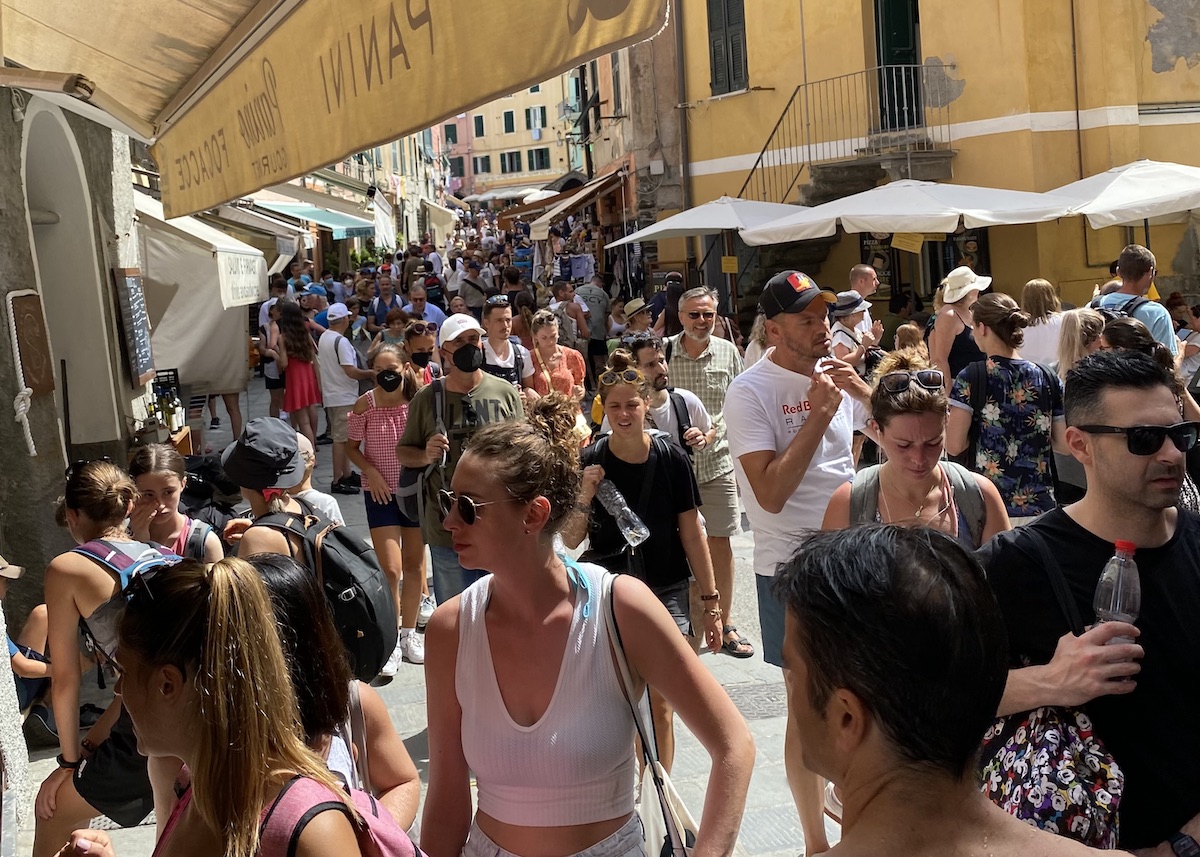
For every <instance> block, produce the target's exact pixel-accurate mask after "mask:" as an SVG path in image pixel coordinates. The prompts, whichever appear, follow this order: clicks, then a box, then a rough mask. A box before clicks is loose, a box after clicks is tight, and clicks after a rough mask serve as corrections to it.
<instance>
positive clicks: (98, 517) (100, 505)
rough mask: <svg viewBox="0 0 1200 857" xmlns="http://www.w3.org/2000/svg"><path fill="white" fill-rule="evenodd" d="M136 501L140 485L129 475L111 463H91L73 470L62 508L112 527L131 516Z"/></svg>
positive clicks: (64, 493) (64, 521)
mask: <svg viewBox="0 0 1200 857" xmlns="http://www.w3.org/2000/svg"><path fill="white" fill-rule="evenodd" d="M136 498H137V486H136V485H134V484H133V479H131V478H130V476H129V474H128V473H126V472H125V471H124V470H122V469H121V468H119V467H117V465H115V464H113V463H112V462H111V461H89V462H87V463H86V464H81V465H79V466H78V467H74V468H72V469H71V473H70V475H69V476H68V477H67V487H66V490H65V491H64V492H63V498H62V502H61V504H60V507H61V508H62V509H64V510H66V509H70V510H71V511H72V512H79V513H81V514H83V515H84V516H86V517H87V518H88V520H90V521H92V522H93V523H95V524H99V525H100V526H103V527H105V528H108V527H114V526H116V525H117V524H119V523H121V521H123V520H125V518H126V517H128V515H129V507H130V506H131V505H132V504H133V501H134V500H135V499H136ZM56 518H57V514H56ZM63 523H64V524H65V523H66V515H65V513H64V515H63Z"/></svg>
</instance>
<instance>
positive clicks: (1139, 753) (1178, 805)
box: [979, 351, 1200, 857]
mask: <svg viewBox="0 0 1200 857" xmlns="http://www.w3.org/2000/svg"><path fill="white" fill-rule="evenodd" d="M1175 386H1176V380H1175V378H1174V377H1173V375H1172V373H1171V372H1170V371H1168V370H1165V369H1164V368H1163V367H1162V366H1160V365H1159V364H1158V363H1157V362H1156V361H1155V360H1154V359H1153V358H1151V357H1148V356H1146V355H1144V354H1139V353H1136V352H1132V351H1122V352H1116V351H1112V352H1100V353H1097V354H1093V355H1091V356H1089V357H1085V358H1084V359H1083V360H1081V361H1080V362H1079V363H1077V364H1076V365H1075V367H1074V368H1072V369H1071V371H1070V372H1068V373H1067V379H1066V391H1065V394H1064V398H1063V404H1064V410H1065V416H1066V423H1067V429H1066V442H1067V445H1068V446H1069V447H1070V450H1071V454H1072V455H1073V456H1074V457H1075V458H1076V459H1078V460H1079V462H1080V463H1081V464H1082V465H1083V468H1084V470H1085V471H1086V473H1087V493H1086V494H1085V495H1084V497H1083V499H1082V500H1080V501H1079V502H1077V503H1073V504H1071V505H1069V506H1066V507H1065V508H1061V509H1054V510H1053V511H1050V512H1047V513H1046V514H1044V515H1042V516H1041V517H1040V518H1039V519H1038V520H1036V521H1035V522H1033V523H1031V524H1029V525H1028V526H1025V527H1021V528H1018V529H1016V530H1013V531H1011V532H1007V533H1002V534H1000V535H999V536H997V537H996V538H995V539H993V540H992V541H991V542H990V543H988V544H987V545H985V546H984V547H983V548H982V549H981V550H980V551H979V558H980V560H981V561H982V562H983V565H984V568H985V569H986V571H987V576H988V581H989V582H990V583H991V586H992V589H993V591H994V592H995V593H996V598H997V600H998V602H999V604H1000V609H1001V612H1002V613H1003V615H1004V619H1005V623H1006V624H1007V626H1008V637H1009V649H1010V657H1009V660H1010V672H1009V674H1008V682H1007V686H1006V689H1005V692H1004V699H1003V701H1002V702H1001V705H1000V711H999V713H1000V714H1013V713H1021V712H1025V711H1028V710H1030V709H1033V708H1037V707H1040V706H1047V705H1049V706H1081V705H1084V704H1086V706H1087V714H1088V716H1089V717H1090V718H1091V720H1092V722H1093V724H1094V725H1095V734H1096V736H1097V737H1098V738H1099V739H1100V740H1101V741H1103V742H1104V744H1105V746H1106V748H1107V749H1108V751H1109V752H1110V753H1112V755H1113V757H1114V758H1115V759H1116V761H1117V764H1119V765H1120V767H1121V769H1122V770H1123V771H1124V773H1125V792H1124V795H1123V797H1122V799H1121V804H1120V818H1121V826H1120V840H1119V847H1120V848H1121V849H1123V850H1131V851H1136V853H1139V854H1142V853H1146V854H1155V855H1157V854H1162V855H1164V857H1169V855H1171V854H1193V853H1200V852H1198V851H1196V850H1195V849H1197V845H1196V843H1195V841H1194V839H1200V779H1198V778H1197V777H1196V774H1195V772H1196V770H1197V769H1198V768H1200V730H1197V729H1196V716H1197V715H1196V712H1197V711H1198V710H1200V622H1197V621H1196V616H1197V614H1200V518H1198V517H1197V516H1196V515H1194V514H1192V513H1191V512H1188V511H1186V510H1184V509H1182V508H1179V506H1178V503H1179V492H1180V487H1181V486H1182V484H1183V480H1184V459H1185V453H1186V451H1187V450H1188V449H1190V448H1191V447H1192V446H1194V445H1195V443H1196V437H1197V428H1198V426H1197V424H1196V423H1191V422H1184V421H1182V420H1181V417H1180V411H1179V405H1178V404H1177V399H1176V395H1175ZM1118 539H1121V540H1125V541H1130V542H1133V544H1134V545H1136V547H1137V550H1136V555H1135V561H1136V563H1137V566H1138V572H1139V578H1140V581H1141V593H1142V605H1141V613H1140V615H1139V617H1138V619H1137V620H1136V624H1135V625H1130V624H1127V623H1124V622H1108V623H1103V624H1096V625H1093V626H1092V627H1091V628H1090V630H1087V631H1086V632H1085V633H1083V634H1082V635H1080V636H1078V637H1076V636H1074V635H1073V634H1072V633H1071V632H1070V631H1069V630H1068V625H1067V619H1066V618H1065V617H1064V615H1063V611H1062V608H1061V607H1060V606H1059V604H1058V601H1057V600H1056V598H1055V595H1054V591H1053V587H1052V586H1051V584H1050V582H1049V578H1048V573H1052V572H1053V569H1048V566H1049V565H1050V564H1057V565H1058V567H1059V569H1060V570H1061V573H1062V575H1063V577H1065V579H1066V582H1067V584H1068V588H1069V591H1070V594H1071V596H1072V597H1073V598H1074V599H1075V603H1076V606H1077V608H1078V612H1079V615H1080V617H1081V618H1082V621H1083V624H1084V625H1092V623H1093V622H1095V617H1096V613H1095V609H1094V608H1093V604H1092V599H1093V594H1094V592H1095V590H1096V584H1097V581H1098V580H1099V577H1100V573H1101V571H1102V569H1103V568H1104V565H1105V563H1106V562H1107V561H1108V559H1109V558H1110V557H1111V556H1112V555H1113V553H1114V542H1116V540H1118ZM1117 637H1133V638H1134V642H1132V643H1127V642H1119V641H1117V640H1116V639H1114V638H1117ZM1142 849H1145V851H1144V852H1143V851H1142ZM1189 849H1192V850H1189Z"/></svg>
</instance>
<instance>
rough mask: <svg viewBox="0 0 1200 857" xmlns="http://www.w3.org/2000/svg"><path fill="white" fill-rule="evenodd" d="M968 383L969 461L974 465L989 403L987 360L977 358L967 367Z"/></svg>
mask: <svg viewBox="0 0 1200 857" xmlns="http://www.w3.org/2000/svg"><path fill="white" fill-rule="evenodd" d="M967 384H969V385H970V388H971V427H970V428H969V429H967V459H966V460H967V463H968V464H969V465H970V466H972V467H974V466H975V460H976V453H977V449H976V447H977V446H978V445H979V430H980V426H981V425H982V423H983V408H984V406H985V405H986V404H987V360H986V359H983V360H976V361H975V362H974V363H972V364H971V365H970V366H968V367H967Z"/></svg>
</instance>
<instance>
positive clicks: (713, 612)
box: [704, 607, 724, 619]
mask: <svg viewBox="0 0 1200 857" xmlns="http://www.w3.org/2000/svg"><path fill="white" fill-rule="evenodd" d="M704 615H705V616H716V617H717V618H718V619H719V618H721V616H722V615H724V614H723V613H722V611H721V608H720V607H710V608H709V609H708V610H705V611H704Z"/></svg>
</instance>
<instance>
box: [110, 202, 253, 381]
mask: <svg viewBox="0 0 1200 857" xmlns="http://www.w3.org/2000/svg"><path fill="white" fill-rule="evenodd" d="M133 198H134V203H135V206H136V208H137V212H138V241H139V244H140V248H139V249H140V251H141V260H142V267H141V271H142V285H143V288H144V290H145V294H146V310H147V313H148V314H149V316H150V345H151V348H152V349H153V351H154V365H155V366H156V367H158V368H163V369H178V370H179V378H180V381H181V382H182V383H184V384H188V385H190V386H192V387H195V388H202V389H203V390H204V391H205V392H208V393H233V392H241V391H242V390H244V389H245V388H246V384H247V382H248V381H249V372H250V370H249V366H248V364H247V356H248V345H247V338H246V311H245V309H244V308H243V307H245V306H246V305H247V304H251V303H255V302H256V301H259V300H262V299H263V298H264V297H266V287H267V264H266V260H265V259H264V258H263V254H262V252H261V251H260V250H257V249H255V248H254V247H251V246H250V245H248V244H243V243H242V242H240V241H238V240H237V239H234V238H231V237H229V236H228V235H226V234H225V233H223V232H221V231H219V230H217V229H214V228H213V227H211V226H208V225H207V224H204V223H201V222H200V221H199V220H197V219H195V218H194V217H175V218H171V219H169V220H168V219H166V218H165V217H163V210H162V204H161V203H159V202H158V200H156V199H153V198H151V197H149V196H147V195H146V194H144V193H140V192H137V191H134V194H133Z"/></svg>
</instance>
